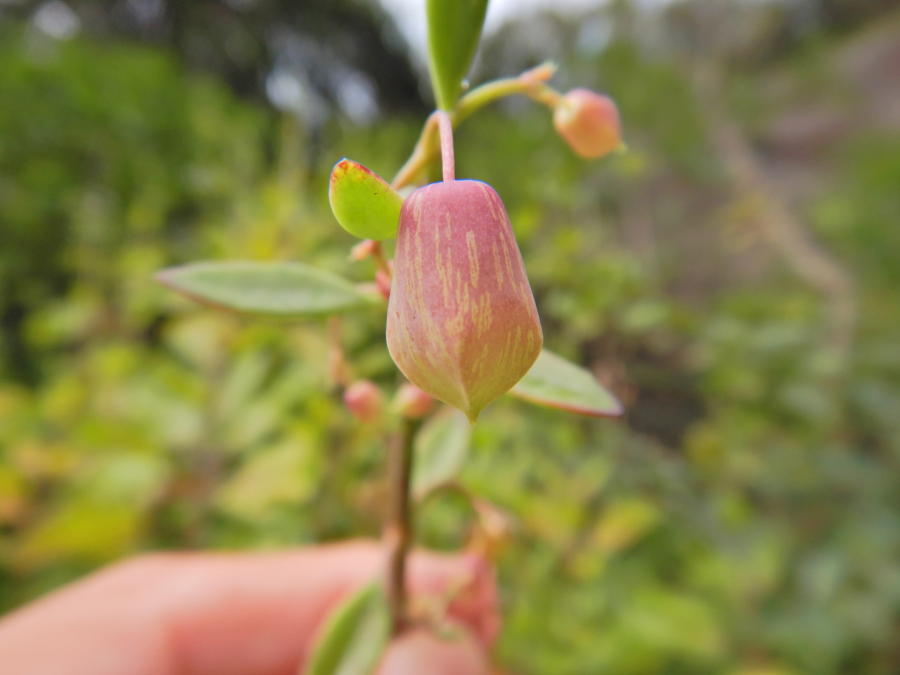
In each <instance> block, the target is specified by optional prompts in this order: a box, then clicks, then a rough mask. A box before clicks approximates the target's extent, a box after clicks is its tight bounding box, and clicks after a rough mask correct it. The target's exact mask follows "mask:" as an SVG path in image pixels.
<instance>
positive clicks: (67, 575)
mask: <svg viewBox="0 0 900 675" xmlns="http://www.w3.org/2000/svg"><path fill="white" fill-rule="evenodd" d="M495 5H497V7H498V8H496V9H495V8H492V10H491V11H492V14H491V20H490V23H489V28H490V30H489V33H488V35H487V36H486V39H485V41H484V43H483V45H482V49H481V51H480V55H479V58H478V61H477V64H476V68H475V70H474V72H473V77H472V80H473V82H478V81H482V80H485V79H488V78H491V77H494V76H499V75H508V74H514V73H517V72H519V71H520V70H522V69H525V68H527V67H530V66H533V65H535V64H536V63H539V62H541V61H543V60H545V59H552V60H554V61H556V62H557V63H559V65H560V73H559V75H558V76H557V78H556V80H555V83H556V84H557V86H558V87H559V88H561V89H563V90H565V89H567V88H569V87H573V86H589V87H591V88H594V89H597V90H601V91H606V92H609V93H610V94H611V95H612V96H614V97H615V98H616V100H617V101H618V103H619V105H620V108H621V112H622V116H623V119H624V127H625V137H626V140H627V143H628V145H629V148H630V151H629V152H628V153H627V154H624V155H621V156H616V157H613V158H610V159H606V160H602V161H598V162H583V161H581V160H578V159H577V158H575V157H574V156H573V155H572V154H571V152H570V151H569V150H568V149H567V148H566V147H565V146H564V144H563V143H562V142H561V141H560V140H559V139H558V138H557V137H556V136H555V135H554V133H553V131H552V128H551V125H550V121H549V112H548V111H547V110H546V109H541V108H538V107H537V106H536V105H534V104H532V103H530V102H528V101H525V100H509V101H507V102H504V103H503V104H501V105H496V106H494V107H493V108H491V109H490V110H489V111H486V112H484V113H482V114H479V115H478V116H476V117H473V118H472V119H471V120H469V121H467V122H466V123H465V124H464V126H463V127H461V128H460V130H459V134H458V150H457V152H458V162H459V165H458V173H459V174H460V175H462V176H465V177H478V178H482V179H484V180H486V181H488V182H490V183H492V184H493V185H494V186H495V187H496V188H497V190H498V191H499V192H500V194H501V195H502V196H503V197H504V200H505V201H506V204H507V207H508V208H509V211H510V214H511V217H512V221H513V223H514V227H515V229H516V232H517V235H518V237H519V240H520V243H521V247H522V249H523V253H524V256H525V260H526V265H527V268H528V271H529V275H530V278H531V281H532V285H533V287H534V290H535V294H536V297H537V301H538V306H539V308H540V312H541V315H542V320H543V324H544V330H545V334H546V340H547V345H548V346H549V347H550V348H552V349H554V350H555V351H557V352H559V353H562V354H565V355H566V356H568V357H569V358H571V359H574V360H577V361H578V362H579V363H581V364H583V365H585V366H587V367H589V368H591V369H592V370H593V371H594V372H595V373H596V374H597V375H598V377H599V378H600V379H601V380H602V381H603V382H605V383H606V384H607V385H608V386H609V387H611V388H612V389H613V390H614V391H615V392H616V393H617V394H618V395H619V396H620V398H621V399H622V400H623V402H624V403H625V404H626V407H627V414H626V415H625V417H624V419H622V420H618V421H611V420H599V421H598V420H590V419H584V418H576V417H571V416H567V415H565V414H563V413H558V412H554V411H550V410H544V409H538V408H533V407H529V406H528V405H527V404H525V403H524V402H520V401H515V400H512V399H510V400H505V399H504V400H502V401H500V402H498V403H495V404H493V405H492V406H491V407H490V408H489V409H488V411H486V413H485V414H484V415H483V416H482V420H481V421H480V422H479V424H478V425H477V427H476V428H475V432H474V439H473V444H474V448H473V451H472V454H471V457H470V459H469V461H468V463H467V465H466V468H465V471H464V474H463V479H464V481H465V482H466V484H468V485H469V486H470V487H471V488H472V489H473V490H475V491H477V492H478V493H480V494H483V495H484V496H486V497H487V498H489V499H491V500H492V501H493V502H495V503H496V504H497V505H498V506H499V507H501V508H502V509H503V510H505V511H506V512H507V513H508V514H509V515H510V517H511V518H512V520H513V523H514V534H513V537H512V538H511V540H510V541H509V543H508V544H507V545H506V547H505V548H504V549H503V550H502V551H501V553H500V555H499V558H498V561H497V564H498V568H499V574H500V580H501V583H502V589H503V598H502V599H503V612H504V615H505V618H506V620H505V629H504V631H503V635H502V638H501V640H500V643H499V645H498V648H497V660H498V662H499V663H500V664H502V665H503V667H504V668H505V669H508V671H509V672H515V673H523V674H541V675H544V674H555V673H566V674H572V675H582V674H585V675H586V674H592V673H614V674H625V675H629V674H644V673H672V674H681V673H684V674H692V675H694V674H703V673H725V674H729V675H738V674H740V675H792V674H799V673H804V674H805V673H811V674H817V675H828V674H832V673H854V674H873V675H874V674H879V675H880V674H884V675H888V674H893V673H897V672H900V473H898V472H900V422H898V420H900V284H898V282H900V263H898V262H897V257H898V251H900V8H898V6H897V3H896V2H893V1H891V0H780V1H779V0H755V1H750V0H747V1H741V0H732V1H725V0H722V1H715V0H694V1H687V0H676V1H672V2H664V1H656V2H648V1H643V2H641V1H639V0H631V1H628V0H615V1H612V2H608V3H601V2H595V3H591V2H529V3H523V4H521V5H520V6H519V7H518V8H517V7H516V5H515V3H510V2H500V1H499V0H498V2H496V3H495ZM501 5H502V7H500V6H501ZM422 12H423V9H422V7H421V3H419V2H411V1H410V2H400V0H396V1H392V2H389V3H386V4H385V5H384V6H382V5H379V4H376V3H374V2H365V1H363V0H359V1H355V0H328V1H327V2H325V1H324V0H323V1H321V2H312V1H305V2H297V1H293V0H192V1H191V2H181V1H177V0H65V1H63V0H46V1H44V0H41V1H32V0H0V608H2V609H8V608H11V607H14V606H16V605H18V604H20V603H22V602H25V601H27V600H29V599H30V598H33V597H35V596H36V595H38V594H40V593H42V592H45V591H47V590H48V589H51V588H53V587H56V586H57V585H59V584H61V583H64V582H66V581H69V580H71V579H73V578H76V577H78V576H80V575H82V574H84V573H86V572H88V571H89V570H91V569H93V568H95V567H97V566H99V565H102V564H104V563H107V562H109V561H111V560H114V559H116V558H118V557H121V556H125V555H128V554H130V553H133V552H137V551H142V550H148V549H157V548H178V549H197V548H202V549H233V548H247V549H249V548H259V547H280V546H291V545H298V544H305V543H309V542H315V541H324V540H333V539H339V538H342V537H348V536H357V535H365V536H377V535H378V532H379V520H380V509H381V506H380V505H381V504H382V502H383V500H382V499H381V494H382V491H383V464H384V450H383V441H382V438H381V436H380V434H379V433H377V432H376V431H372V430H367V429H366V428H363V427H361V426H360V425H359V424H356V423H354V422H353V420H352V419H351V418H350V416H349V414H348V413H347V412H346V410H345V409H344V408H343V407H342V405H341V404H340V402H339V397H338V396H336V393H335V392H334V390H333V389H330V388H329V383H328V377H327V373H326V370H325V361H326V360H325V358H324V354H325V351H326V345H327V337H326V328H325V326H324V325H323V324H321V323H316V322H308V323H300V324H293V325H287V326H285V325H274V324H266V323H261V322H254V321H249V320H245V319H239V318H235V317H233V316H225V315H222V314H217V313H215V312H212V311H209V310H203V309H199V308H198V307H195V306H192V305H191V304H189V303H188V302H186V301H182V300H180V299H179V298H176V297H174V296H173V295H172V294H170V293H168V292H166V291H165V290H164V289H162V288H160V287H158V286H157V285H156V284H155V283H153V281H152V280H151V276H152V274H153V272H154V271H155V270H156V269H158V268H160V267H163V266H168V265H173V264H178V263H182V262H187V261H190V260H195V259H236V258H241V259H247V258H252V259H260V260H275V259H278V260H302V261H305V262H309V263H313V264H316V265H320V266H323V267H327V268H330V269H332V270H335V271H338V272H340V273H343V274H346V275H347V276H348V277H351V278H354V279H359V280H364V279H366V278H368V277H370V276H371V273H372V270H371V267H370V265H369V263H367V262H366V263H352V262H350V261H348V259H347V251H348V248H349V247H350V246H351V245H352V244H353V240H352V239H351V238H350V237H349V236H348V235H346V234H345V233H344V232H343V231H342V230H341V229H340V228H339V227H338V226H337V225H336V224H335V222H334V221H333V219H332V217H331V215H330V212H329V210H328V204H327V198H326V178H327V174H328V171H329V169H330V167H331V165H332V164H333V163H334V161H336V160H337V159H338V158H339V157H341V156H345V155H346V156H350V157H353V158H354V159H357V160H359V161H362V162H364V163H365V164H367V165H368V166H370V167H372V168H373V169H375V170H376V171H378V172H380V173H382V174H385V175H390V174H392V173H393V172H394V171H396V169H397V168H398V167H399V165H400V164H401V162H402V161H403V159H404V158H405V156H406V154H407V153H408V152H409V150H410V148H411V146H412V144H413V142H414V140H415V138H416V135H417V132H418V129H419V126H420V124H421V122H422V119H423V116H424V115H425V114H426V113H427V111H428V109H429V101H430V95H429V93H428V85H427V82H426V80H425V79H424V64H423V61H422V52H421V45H422V36H421V34H420V33H419V32H418V30H419V29H418V28H417V27H418V26H421V16H422ZM417 22H418V23H417ZM382 321H383V319H382V318H381V317H379V316H378V315H377V313H376V314H374V315H371V316H370V315H364V316H360V317H355V318H353V319H352V320H347V321H346V322H345V328H346V340H347V347H348V350H349V352H350V355H351V357H352V360H353V364H354V367H355V370H356V373H357V375H358V376H361V377H369V378H372V379H374V380H376V381H378V382H379V383H381V384H382V385H384V386H385V387H386V388H390V387H392V386H394V385H395V384H396V382H397V377H396V374H395V370H394V368H393V366H392V364H391V362H390V360H389V358H388V356H387V353H386V351H385V349H384V345H383V325H382ZM468 520H469V517H468V512H467V510H466V508H465V506H464V505H462V504H458V503H455V502H454V501H453V500H449V499H445V500H442V501H438V502H433V503H432V504H431V505H430V506H428V508H427V510H426V511H425V512H424V513H423V515H422V519H421V529H422V540H423V541H424V542H426V543H429V544H430V545H433V546H438V547H444V548H453V547H454V546H457V545H459V544H460V543H461V542H462V541H463V540H464V539H465V537H466V530H467V527H468Z"/></svg>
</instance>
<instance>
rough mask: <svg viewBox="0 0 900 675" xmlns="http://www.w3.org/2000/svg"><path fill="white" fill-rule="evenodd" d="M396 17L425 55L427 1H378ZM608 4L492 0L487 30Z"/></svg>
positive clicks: (575, 0)
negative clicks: (527, 17) (542, 13)
mask: <svg viewBox="0 0 900 675" xmlns="http://www.w3.org/2000/svg"><path fill="white" fill-rule="evenodd" d="M379 1H380V2H381V4H382V5H383V6H384V7H385V8H386V9H387V10H388V11H389V12H390V13H391V14H392V15H393V16H394V19H395V20H396V21H397V25H398V26H399V28H400V30H402V31H403V34H404V35H405V36H406V38H407V40H409V43H410V44H411V45H412V47H413V49H415V50H416V51H417V52H418V53H419V54H420V55H424V54H425V40H426V37H425V0H379ZM604 4H606V3H605V2H604V0H490V2H489V3H488V12H487V18H486V19H485V28H484V30H485V32H487V33H490V32H491V31H493V30H496V29H497V28H499V27H500V26H502V25H503V23H504V22H506V21H507V20H509V19H512V18H513V17H515V16H521V15H522V14H530V13H533V12H536V11H538V10H541V9H550V8H553V9H554V10H556V11H557V12H566V11H577V10H579V9H585V8H588V7H597V6H598V5H604Z"/></svg>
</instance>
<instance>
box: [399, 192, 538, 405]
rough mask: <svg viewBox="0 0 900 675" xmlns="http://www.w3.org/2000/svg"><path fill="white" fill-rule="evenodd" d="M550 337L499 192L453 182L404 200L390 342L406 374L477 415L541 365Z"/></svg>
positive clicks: (414, 381)
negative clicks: (545, 333) (538, 362)
mask: <svg viewBox="0 0 900 675" xmlns="http://www.w3.org/2000/svg"><path fill="white" fill-rule="evenodd" d="M542 342H543V336H542V333H541V325H540V319H539V318H538V314H537V308H536V307H535V304H534V296H533V295H532V292H531V287H530V286H529V284H528V278H527V277H526V275H525V268H524V265H523V263H522V256H521V254H520V253H519V248H518V245H517V244H516V240H515V236H514V235H513V232H512V228H511V227H510V223H509V217H508V216H507V214H506V209H505V207H504V206H503V202H502V201H501V200H500V197H499V195H498V194H497V193H496V192H495V191H494V190H493V188H491V187H490V186H489V185H487V184H486V183H483V182H481V181H476V180H448V181H445V182H441V183H433V184H431V185H426V186H425V187H422V188H419V189H418V190H416V191H415V192H413V193H412V194H411V195H410V196H409V197H408V198H407V200H406V201H405V202H404V204H403V208H402V210H401V213H400V224H399V228H398V231H397V249H396V254H395V258H394V277H393V281H392V284H391V295H390V300H389V302H388V318H387V344H388V349H389V351H390V353H391V357H392V358H393V359H394V362H395V363H396V364H397V366H398V367H399V368H400V370H401V371H402V372H403V374H404V375H406V377H407V378H408V379H409V380H410V381H411V382H413V383H414V384H416V385H417V386H419V387H421V388H422V389H424V390H425V391H426V392H428V393H429V394H431V395H432V396H434V397H435V398H438V399H440V400H442V401H444V402H446V403H449V404H451V405H453V406H456V407H457V408H459V409H460V410H462V411H463V412H465V413H466V414H467V415H468V416H469V418H470V419H471V420H473V421H474V420H475V418H476V417H477V416H478V413H479V412H480V411H481V410H482V408H484V406H485V405H487V404H488V403H490V402H491V401H493V400H494V399H496V398H497V397H498V396H501V395H502V394H504V393H505V392H507V391H508V390H509V389H510V388H511V387H512V386H513V385H514V384H516V382H518V381H519V380H520V379H521V378H522V376H523V375H524V374H525V373H526V372H528V369H529V368H530V367H531V365H532V364H533V363H534V361H535V359H536V358H537V356H538V354H539V353H540V350H541V344H542Z"/></svg>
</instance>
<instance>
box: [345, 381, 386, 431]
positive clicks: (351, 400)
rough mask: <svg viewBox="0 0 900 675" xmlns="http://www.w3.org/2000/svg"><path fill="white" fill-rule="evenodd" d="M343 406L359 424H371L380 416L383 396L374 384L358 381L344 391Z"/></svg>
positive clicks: (382, 407)
mask: <svg viewBox="0 0 900 675" xmlns="http://www.w3.org/2000/svg"><path fill="white" fill-rule="evenodd" d="M344 405H345V406H347V410H349V411H350V413H351V414H352V415H353V416H354V417H355V418H356V419H358V420H359V421H360V422H371V421H372V420H374V419H377V418H378V417H379V416H380V415H381V412H382V410H383V409H384V396H382V394H381V390H380V389H379V388H378V387H377V386H376V385H375V383H374V382H370V381H369V380H359V381H357V382H354V383H353V384H351V385H350V386H349V387H347V389H345V390H344Z"/></svg>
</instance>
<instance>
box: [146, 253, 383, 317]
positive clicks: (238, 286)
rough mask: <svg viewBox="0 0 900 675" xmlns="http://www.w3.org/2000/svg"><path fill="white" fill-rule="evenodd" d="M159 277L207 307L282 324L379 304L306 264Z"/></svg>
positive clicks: (181, 270)
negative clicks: (266, 318)
mask: <svg viewBox="0 0 900 675" xmlns="http://www.w3.org/2000/svg"><path fill="white" fill-rule="evenodd" d="M156 278H157V280H158V281H160V282H161V283H162V284H164V285H166V286H168V287H169V288H171V289H173V290H175V291H178V292H179V293H181V294H183V295H186V296H187V297H189V298H191V299H193V300H196V301H198V302H201V303H203V304H206V305H211V306H213V307H219V308H222V309H229V310H232V311H235V312H242V313H246V314H253V315H257V316H265V317H272V318H280V319H290V318H299V317H305V316H322V315H327V314H336V313H338V312H346V311H348V310H352V309H359V308H361V307H367V306H371V305H372V304H375V303H377V299H375V298H373V297H372V296H369V295H367V294H365V293H363V292H362V291H360V290H358V289H357V288H356V287H355V286H354V285H353V284H351V283H350V282H349V281H347V280H345V279H342V278H341V277H338V276H335V275H334V274H331V273H330V272H325V271H322V270H318V269H315V268H313V267H309V266H307V265H303V264H301V263H260V262H211V263H193V264H191V265H184V266H182V267H170V268H168V269H165V270H162V271H161V272H159V273H158V274H157V275H156Z"/></svg>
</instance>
